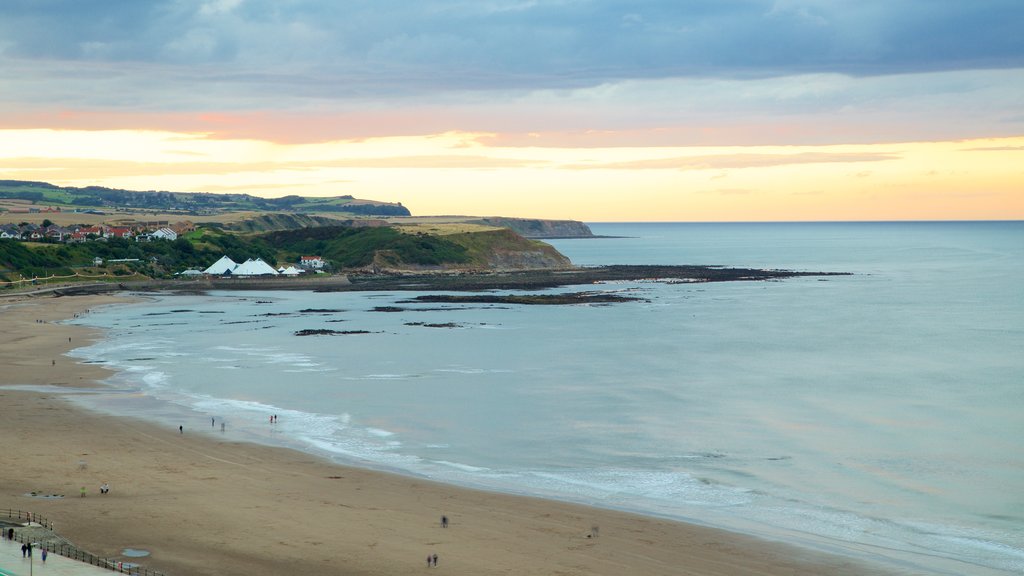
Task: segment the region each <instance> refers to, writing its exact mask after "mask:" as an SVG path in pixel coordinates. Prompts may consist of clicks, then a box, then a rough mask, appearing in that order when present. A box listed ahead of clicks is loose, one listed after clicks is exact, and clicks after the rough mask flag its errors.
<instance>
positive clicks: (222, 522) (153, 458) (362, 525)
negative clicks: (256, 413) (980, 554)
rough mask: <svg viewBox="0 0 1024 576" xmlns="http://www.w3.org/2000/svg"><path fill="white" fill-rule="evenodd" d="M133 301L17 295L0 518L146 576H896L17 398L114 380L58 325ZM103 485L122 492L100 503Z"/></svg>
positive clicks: (9, 318)
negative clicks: (149, 572) (437, 575)
mask: <svg viewBox="0 0 1024 576" xmlns="http://www.w3.org/2000/svg"><path fill="white" fill-rule="evenodd" d="M117 301H118V300H117V299H116V298H114V297H112V296H103V295H98V296H88V297H73V298H72V297H64V298H40V299H16V300H13V301H12V300H10V299H6V300H5V299H0V325H2V326H3V330H0V365H2V367H3V369H2V372H0V438H2V439H3V443H4V451H3V461H2V462H0V508H14V509H22V510H31V511H33V512H36V513H38V514H42V515H43V516H45V517H47V518H49V519H50V520H52V521H53V522H54V524H55V526H56V529H57V531H58V532H60V533H61V534H62V535H63V536H65V537H67V538H69V539H70V540H71V541H73V542H74V543H76V544H77V545H79V546H81V547H82V548H85V549H87V550H89V551H91V552H93V553H96V554H99V555H103V556H109V557H116V556H118V554H119V553H120V552H121V550H122V549H124V548H135V549H144V550H148V551H150V552H151V553H152V555H151V556H150V557H149V558H147V559H145V560H144V561H143V564H144V565H146V566H147V567H150V568H154V569H157V570H161V571H164V572H165V573H167V574H168V575H170V576H184V575H205V574H210V575H212V574H218V575H235V574H237V575H243V574H245V575H256V576H259V575H277V574H382V575H383V574H387V575H392V574H408V573H411V572H413V571H420V570H427V568H426V562H425V559H426V557H427V555H428V554H435V553H436V554H437V555H438V557H439V562H438V568H436V570H443V571H445V572H446V573H449V574H456V575H481V574H517V575H519V574H526V575H532V574H536V575H552V574H559V575H580V576H583V575H609V576H611V575H615V576H619V575H623V574H630V575H670V574H671V575H678V574H693V575H722V576H725V575H752V574H761V575H773V574H787V575H808V576H810V575H820V574H832V575H840V576H842V575H854V574H882V573H883V572H881V571H879V570H875V569H872V568H870V567H868V566H865V565H862V564H856V563H854V562H851V561H847V560H845V559H842V558H836V557H830V556H825V555H818V554H813V553H809V552H806V551H803V550H800V549H797V548H793V547H789V546H785V545H780V544H774V543H768V542H763V541H760V540H757V539H755V538H749V537H745V536H740V535H735V534H731V533H727V532H722V531H718V530H713V529H708V528H703V527H698V526H691V525H687V524H682V523H676V522H668V521H661V520H657V519H652V518H647V517H641V516H634V515H630V514H624V513H618V512H613V511H606V510H599V509H592V508H587V507H583V506H576V505H570V504H563V503H558V502H551V501H546V500H539V499H533V498H523V497H516V496H509V495H501V494H492V493H486V492H478V491H473V490H466V489H460V488H453V487H450V486H445V485H439V484H435V483H431V482H427V481H423V480H419V479H414V478H407V477H401V476H393V475H388V474H381V473H377V472H370V471H364V470H359V469H353V468H346V467H340V466H337V465H334V464H331V463H328V462H326V461H323V460H320V459H317V458H315V457H312V456H309V455H306V454H303V453H300V452H295V451H291V450H285V449H278V448H269V447H263V446H257V445H252V444H246V443H241V442H237V441H235V440H234V439H233V438H232V436H231V431H230V430H228V431H227V432H225V433H224V434H223V435H222V434H220V433H219V430H214V431H212V432H211V428H209V426H208V424H209V421H206V422H207V424H206V428H205V430H202V431H200V430H197V428H199V429H202V428H203V425H202V424H201V423H200V422H199V420H198V419H197V421H196V422H193V423H187V424H189V426H187V427H186V430H185V433H184V434H181V433H179V432H178V430H177V429H166V428H162V427H157V426H152V425H149V424H147V423H145V422H142V421H139V420H135V419H132V418H128V417H126V418H110V417H106V416H103V415H98V414H93V413H90V412H86V411H83V410H79V409H76V408H75V407H73V406H72V405H71V404H69V403H67V402H65V401H63V400H62V399H61V396H60V395H59V394H51V393H46V394H43V393H35V392H24V391H16V390H11V389H9V388H8V389H5V388H3V387H2V385H12V384H14V385H18V384H59V385H61V386H69V387H76V386H77V387H82V386H89V385H91V384H92V383H93V382H94V381H95V380H97V379H101V378H103V377H104V376H105V375H106V373H105V371H104V370H103V369H102V368H99V367H97V366H83V365H77V364H75V363H74V362H73V361H72V360H71V359H69V358H67V357H65V356H63V355H62V354H63V353H64V352H66V351H67V350H68V349H69V347H72V346H76V345H78V344H79V343H81V342H84V341H87V340H88V339H91V338H96V337H98V336H99V335H98V334H96V333H94V332H91V331H89V330H87V329H84V328H81V327H74V326H62V325H58V324H54V323H53V322H54V321H55V320H58V319H60V318H67V317H71V316H73V315H74V314H75V313H76V312H78V311H81V310H84V309H86V308H90V307H95V306H99V305H103V304H108V303H114V302H117ZM40 321H41V322H40ZM69 338H71V341H70V342H69V340H68V339H69ZM80 461H85V462H86V463H87V465H86V466H85V467H84V468H82V467H80V466H79V462H80ZM103 482H108V483H109V484H110V486H111V492H110V493H109V494H106V495H102V496H101V495H100V494H99V493H98V492H99V491H98V488H99V486H100V484H101V483H103ZM82 486H84V487H85V488H86V489H87V491H88V495H87V496H86V497H85V498H80V497H78V492H79V490H80V488H81V487H82ZM30 491H39V492H42V493H46V494H54V493H58V494H64V495H65V496H66V498H63V499H39V498H31V497H28V496H26V495H25V494H26V493H28V492H30ZM442 515H446V516H447V517H448V518H449V519H450V526H449V527H448V528H441V527H440V525H439V520H440V518H441V516H442ZM593 526H597V527H599V532H598V534H597V536H596V537H592V536H591V529H592V527H593ZM588 536H589V537H588ZM431 570H433V568H431Z"/></svg>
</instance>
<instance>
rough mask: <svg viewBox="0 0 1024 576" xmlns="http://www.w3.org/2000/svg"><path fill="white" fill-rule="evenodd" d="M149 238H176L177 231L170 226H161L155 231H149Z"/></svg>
mask: <svg viewBox="0 0 1024 576" xmlns="http://www.w3.org/2000/svg"><path fill="white" fill-rule="evenodd" d="M149 236H150V238H152V239H154V240H177V239H178V233H177V232H175V231H174V230H171V229H170V228H161V229H159V230H157V231H156V232H153V233H151V234H150V235H149Z"/></svg>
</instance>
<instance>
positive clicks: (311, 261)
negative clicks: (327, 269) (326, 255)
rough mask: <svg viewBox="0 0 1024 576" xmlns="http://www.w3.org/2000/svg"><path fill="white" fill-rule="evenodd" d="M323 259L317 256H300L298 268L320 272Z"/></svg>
mask: <svg viewBox="0 0 1024 576" xmlns="http://www.w3.org/2000/svg"><path fill="white" fill-rule="evenodd" d="M324 264H325V262H324V259H323V258H321V257H319V256H300V257H299V267H301V268H310V269H312V270H320V269H321V268H323V267H324Z"/></svg>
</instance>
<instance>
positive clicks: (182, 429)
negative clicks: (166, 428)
mask: <svg viewBox="0 0 1024 576" xmlns="http://www.w3.org/2000/svg"><path fill="white" fill-rule="evenodd" d="M184 433H185V427H184V426H178V434H184Z"/></svg>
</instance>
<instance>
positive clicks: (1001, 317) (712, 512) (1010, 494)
mask: <svg viewBox="0 0 1024 576" xmlns="http://www.w3.org/2000/svg"><path fill="white" fill-rule="evenodd" d="M591 228H592V230H593V231H594V233H595V234H597V235H600V236H602V237H601V238H587V239H562V240H552V241H550V243H551V244H552V245H554V246H555V247H556V248H557V249H558V250H559V251H561V252H562V253H564V254H565V255H566V256H568V257H569V258H570V259H571V260H572V261H573V263H575V264H577V265H581V266H597V265H603V264H703V265H715V266H737V267H752V268H770V269H787V270H799V271H823V272H845V273H849V275H839V276H819V277H815V276H810V277H798V278H790V279H785V280H780V281H741V282H723V283H696V282H689V281H686V279H666V278H651V279H645V280H643V281H635V282H618V283H607V284H590V285H585V286H566V287H562V288H555V289H549V290H541V291H534V292H531V293H537V292H542V293H563V292H610V293H615V294H621V295H625V296H631V297H634V298H636V300H634V301H629V302H622V303H614V304H600V305H598V304H577V305H551V306H547V305H510V304H440V305H439V304H436V303H415V302H409V300H410V299H411V298H412V297H415V296H417V295H421V294H424V292H416V291H389V292H335V293H315V292H305V291H265V292H252V291H246V292H228V291H217V292H210V293H207V294H202V295H170V294H142V295H140V296H142V301H140V302H139V303H136V304H127V305H117V306H110V307H103V308H98V309H94V310H92V311H91V312H90V313H88V314H85V315H83V316H81V317H79V318H77V319H74V320H71V321H70V322H71V323H75V324H84V325H88V326H93V327H98V328H102V329H103V330H104V331H105V334H106V336H105V338H103V339H102V340H101V341H98V342H96V343H94V344H92V345H90V346H87V347H84V348H79V349H77V350H74V351H73V352H72V355H73V356H75V357H77V358H78V359H80V361H84V362H93V363H102V364H104V365H106V366H108V367H110V368H114V369H116V371H117V372H116V375H114V376H113V377H111V378H110V379H109V380H108V381H107V382H106V384H107V388H106V389H105V390H104V391H103V392H101V393H96V394H86V395H77V396H75V398H76V401H78V402H81V403H82V404H83V405H86V406H88V407H90V408H91V409H94V410H100V411H103V412H106V413H112V414H123V415H130V416H133V417H138V418H144V419H147V420H150V421H152V422H155V423H158V424H161V425H165V426H167V428H168V430H169V431H173V432H174V433H176V432H177V430H176V429H177V427H178V426H184V428H185V430H186V432H189V433H191V432H197V433H204V434H210V435H214V436H221V435H223V436H225V437H227V438H230V439H231V440H244V441H251V442H257V443H265V444H270V445H278V446H288V447H291V448H295V449H298V450H302V451H306V452H309V453H312V454H316V455H318V456H322V457H325V458H328V459H331V460H334V461H336V462H338V463H341V464H346V465H353V466H360V467H365V468H372V469H378V470H383V471H389V472H395V473H399V474H405V475H410V476H417V477H423V478H429V479H432V480H436V481H440V482H445V483H450V484H454V485H459V486H466V487H472V488H479V489H485V490H492V491H498V492H505V493H514V494H523V495H531V496H537V497H543V498H549V499H555V500H561V501H570V502H576V503H582V504H587V505H591V506H597V507H602V508H611V509H618V510H625V511H630V512H635V513H639V514H643V515H649V516H656V517H660V518H667V519H674V520H680V521H685V522H692V523H698V524H702V525H708V526H714V527H719V528H725V529H728V530H732V531H736V532H740V533H745V534H752V535H755V536H758V537H761V538H765V539H768V540H774V541H780V542H787V543H791V544H796V545H798V546H804V547H807V548H811V549H815V550H819V551H825V552H830V553H835V554H840V555H843V556H846V557H850V558H856V559H862V560H869V561H872V562H876V563H879V564H881V565H885V566H888V567H890V568H895V569H897V570H903V571H907V572H909V573H914V574H957V575H974V574H977V575H1004V574H1021V573H1024V450H1022V448H1021V446H1022V440H1024V222H1018V221H1013V222H883V223H863V222H852V223H841V222H828V223H594V224H591ZM430 293H435V292H430ZM499 293H515V292H499ZM303 330H334V331H337V332H340V333H337V334H333V335H307V336H300V335H297V333H298V332H300V331H303ZM274 415H276V416H277V422H276V423H271V422H270V419H271V416H274ZM221 424H223V430H222V429H221Z"/></svg>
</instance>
